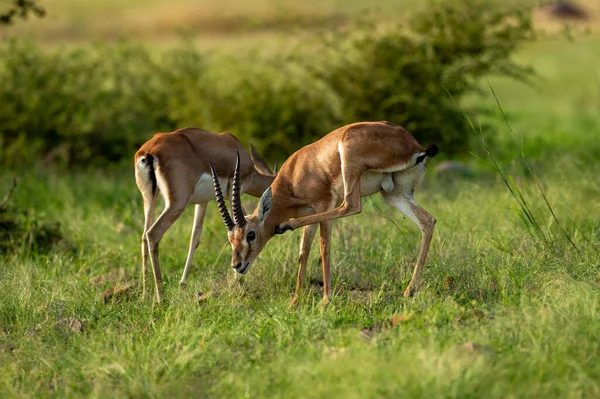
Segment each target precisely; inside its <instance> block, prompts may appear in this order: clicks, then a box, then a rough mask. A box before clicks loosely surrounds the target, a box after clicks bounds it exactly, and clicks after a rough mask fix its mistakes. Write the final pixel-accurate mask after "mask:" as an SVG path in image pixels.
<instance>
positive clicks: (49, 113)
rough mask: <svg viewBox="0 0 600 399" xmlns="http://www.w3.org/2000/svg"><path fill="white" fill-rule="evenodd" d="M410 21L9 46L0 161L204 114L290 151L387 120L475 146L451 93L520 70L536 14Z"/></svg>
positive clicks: (429, 14)
mask: <svg viewBox="0 0 600 399" xmlns="http://www.w3.org/2000/svg"><path fill="white" fill-rule="evenodd" d="M407 21H409V22H408V23H403V24H397V25H396V26H393V25H392V26H381V24H377V23H373V22H371V23H361V24H357V25H355V26H352V27H349V28H348V29H346V30H344V31H340V32H338V33H336V34H333V35H330V36H326V37H320V38H318V39H317V40H316V43H314V42H313V43H310V45H307V46H304V47H300V48H298V49H297V51H295V52H294V54H295V55H293V56H291V57H289V56H287V57H281V56H272V57H265V56H259V55H257V54H253V53H251V54H250V55H247V56H244V57H223V56H219V57H217V56H214V55H212V54H204V53H201V52H199V51H198V50H197V49H196V48H194V47H193V46H192V45H190V44H188V43H183V44H181V45H179V46H176V47H174V48H171V49H169V50H166V51H164V52H162V53H155V52H153V51H152V50H151V49H149V48H147V47H145V46H143V45H140V44H132V43H120V44H118V45H96V46H93V47H92V46H89V47H82V48H77V49H73V48H71V49H65V48H63V49H59V50H57V51H53V52H47V51H42V49H40V48H39V47H37V46H35V45H34V44H32V43H30V42H27V41H22V40H16V39H13V40H10V41H7V42H6V43H4V45H3V46H1V47H0V104H2V106H1V107H0V146H1V147H0V148H1V150H0V164H2V165H6V166H15V165H23V164H30V163H34V162H36V161H38V160H39V159H40V158H41V159H42V160H43V161H45V162H51V163H55V164H56V163H58V164H62V165H64V166H67V167H70V166H74V165H88V166H99V165H106V164H110V163H115V162H120V161H124V160H125V161H126V162H130V160H131V157H132V155H133V153H134V152H135V150H136V148H137V147H138V146H139V145H141V144H142V143H143V142H144V141H145V140H147V139H148V138H150V137H151V135H152V133H154V132H156V131H171V130H174V129H176V128H178V127H185V126H199V127H203V128H206V129H209V130H212V131H223V130H228V131H231V132H232V133H234V134H235V135H236V136H238V137H239V138H240V139H241V140H242V141H243V142H245V143H247V142H248V140H249V139H250V138H252V140H253V142H254V143H255V144H257V146H258V147H259V148H261V149H262V151H263V153H265V154H266V156H267V158H270V159H271V160H274V159H276V158H278V159H282V158H284V157H285V156H287V155H289V154H290V153H291V152H293V151H295V150H296V149H298V148H299V147H300V146H301V145H304V144H307V143H309V142H311V141H314V140H316V139H318V138H319V137H321V136H323V135H324V134H326V133H328V132H329V131H331V130H332V129H334V128H336V127H338V126H341V125H343V124H345V123H351V122H355V121H359V120H383V119H385V120H389V121H392V122H395V123H399V124H401V125H403V126H405V127H406V128H407V129H408V130H409V131H411V132H412V133H413V134H414V135H415V136H416V137H417V139H419V141H421V142H423V143H424V144H427V143H431V142H436V143H438V144H439V145H440V146H441V147H442V149H443V151H444V152H445V153H447V154H453V153H459V152H462V151H465V150H467V148H468V142H469V133H468V132H469V129H468V128H467V126H466V125H465V124H466V121H465V119H464V118H463V116H462V113H461V111H460V110H459V109H457V105H456V102H455V101H454V100H453V99H451V98H450V96H449V94H448V93H451V94H452V95H453V96H454V99H455V100H460V98H461V97H462V96H464V95H466V94H469V93H472V92H475V91H476V90H477V87H478V83H477V79H478V78H480V77H482V76H485V75H488V74H492V73H496V74H502V75H506V76H511V77H515V78H518V79H523V78H524V77H526V76H527V74H528V70H527V69H525V68H522V67H520V66H518V65H517V64H515V63H514V62H513V61H512V59H511V54H512V53H513V52H514V50H515V49H516V47H517V45H518V44H519V43H520V42H521V41H522V40H525V39H527V38H528V37H529V36H530V35H531V33H532V30H531V25H530V23H529V22H530V21H529V14H528V13H526V12H523V11H522V10H518V9H515V8H505V7H503V6H498V5H493V6H492V5H491V4H487V3H486V2H485V1H483V0H471V1H461V2H452V1H450V2H432V3H431V4H430V5H429V6H428V7H425V8H424V9H423V11H421V12H420V13H418V14H416V15H413V16H411V17H410V18H408V19H407Z"/></svg>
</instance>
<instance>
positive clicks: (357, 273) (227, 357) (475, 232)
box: [0, 156, 600, 398]
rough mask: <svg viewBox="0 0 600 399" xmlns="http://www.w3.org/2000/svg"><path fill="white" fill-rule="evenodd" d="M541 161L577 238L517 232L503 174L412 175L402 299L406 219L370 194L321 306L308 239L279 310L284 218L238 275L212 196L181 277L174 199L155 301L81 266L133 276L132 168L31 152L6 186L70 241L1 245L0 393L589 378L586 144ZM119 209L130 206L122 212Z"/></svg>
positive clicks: (239, 390) (291, 266)
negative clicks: (302, 280)
mask: <svg viewBox="0 0 600 399" xmlns="http://www.w3.org/2000/svg"><path fill="white" fill-rule="evenodd" d="M553 161H554V162H549V163H547V164H546V166H547V167H548V169H546V170H545V172H546V173H543V174H542V175H541V176H540V179H541V180H542V181H543V182H544V184H545V185H547V186H548V190H547V195H548V196H549V198H551V199H552V201H553V203H556V209H555V211H556V212H557V214H558V215H559V216H567V215H568V220H567V221H566V225H567V226H566V228H568V229H569V230H570V231H578V232H579V233H578V234H577V236H576V237H575V239H576V243H577V245H578V246H579V247H580V249H581V251H582V257H579V256H577V255H576V253H575V252H574V251H573V250H572V249H571V248H570V247H569V246H568V245H562V246H560V247H558V248H557V251H550V250H547V249H545V248H543V247H541V248H538V247H537V246H536V245H534V244H535V242H534V240H533V239H532V238H531V237H530V236H529V234H528V232H527V231H526V230H525V229H524V228H523V225H522V223H521V221H520V219H519V217H518V215H517V214H516V213H515V212H514V210H513V209H512V208H513V199H512V197H511V196H510V194H509V193H508V192H507V191H506V190H505V189H504V187H502V183H500V182H497V183H495V182H494V180H493V179H492V180H491V181H481V180H480V181H460V182H458V183H457V185H455V186H452V187H449V188H446V189H444V188H440V187H439V186H438V185H432V184H427V183H429V182H425V184H424V185H425V186H429V188H427V187H423V188H421V189H419V190H417V192H416V198H417V200H418V201H419V203H421V204H422V205H423V206H424V207H425V208H426V209H427V210H428V211H430V212H431V213H432V214H434V215H435V216H436V218H437V219H438V221H439V222H438V224H437V225H436V233H435V236H434V240H433V242H432V246H431V250H430V253H429V256H428V262H427V267H426V268H425V271H424V275H423V285H422V287H421V290H419V291H418V292H417V293H416V295H415V296H414V297H413V298H410V299H407V298H404V297H403V296H402V291H403V289H404V288H405V287H406V284H407V283H408V281H409V280H410V277H411V272H412V267H413V265H414V261H415V258H416V255H417V248H418V242H419V240H420V232H419V229H418V228H417V227H416V226H415V225H414V224H413V223H412V222H410V221H408V220H404V219H403V217H402V216H401V215H400V213H398V212H396V211H395V210H393V209H392V208H390V207H388V206H386V205H385V203H384V202H383V200H382V199H381V198H380V197H379V196H375V197H374V198H373V199H372V200H369V201H365V203H364V206H363V212H362V213H361V214H360V215H356V216H353V217H351V218H344V219H341V220H339V221H337V222H336V224H335V228H334V230H333V243H332V253H331V255H332V262H333V263H332V266H333V278H334V287H335V290H334V293H335V294H334V298H333V303H332V304H331V306H329V307H326V308H325V309H322V308H320V307H319V302H320V299H321V295H322V293H321V287H319V285H318V283H316V282H318V281H319V280H320V275H321V268H320V266H319V262H318V252H319V251H318V242H316V241H315V243H314V247H313V250H312V253H311V257H310V262H309V267H308V271H307V277H308V278H307V284H306V286H305V288H304V289H303V291H302V293H301V301H300V304H299V306H298V307H297V308H296V309H295V310H294V311H293V312H290V311H288V303H289V301H290V299H291V297H292V293H293V290H294V282H295V277H296V267H297V255H298V246H299V241H300V234H301V232H294V233H288V234H286V235H282V236H278V237H277V238H274V239H273V241H271V242H270V243H269V244H268V246H267V247H266V248H265V251H264V252H263V254H261V257H260V258H259V259H258V260H257V263H256V264H255V265H254V266H253V268H252V270H251V272H250V273H249V274H248V275H246V276H244V277H243V279H239V278H236V277H235V276H234V275H233V271H232V270H231V266H230V265H229V262H230V258H229V255H228V251H230V249H229V245H228V244H227V239H226V232H225V231H224V229H223V227H222V221H221V220H220V218H219V215H218V212H216V207H209V211H208V213H207V218H206V221H205V224H204V233H203V236H202V240H201V242H200V246H199V248H198V251H197V254H196V257H195V258H194V263H193V268H192V273H191V275H190V279H189V283H188V286H187V288H186V289H185V290H181V289H179V287H178V284H177V281H178V278H179V276H180V273H181V272H182V270H183V265H184V263H185V256H186V253H187V249H188V239H189V226H190V225H191V222H192V218H193V212H190V211H188V212H186V213H184V215H182V219H181V221H180V222H178V223H176V224H175V225H174V226H173V228H172V229H170V230H169V232H168V233H167V235H166V236H165V238H164V240H163V241H162V242H161V261H162V262H161V269H162V272H163V278H164V281H165V294H166V301H165V303H164V304H163V305H162V306H156V304H155V303H154V302H153V301H152V299H147V300H142V299H141V298H140V292H139V290H134V292H132V293H131V295H130V296H128V297H125V298H123V299H117V300H114V301H108V302H107V303H105V302H104V301H102V300H99V299H98V298H97V295H99V294H100V293H101V292H102V291H103V289H104V287H98V286H95V285H92V284H90V278H92V277H95V276H99V275H104V274H105V273H107V272H110V271H113V270H116V269H119V268H125V270H126V272H127V274H129V275H131V276H134V278H139V266H140V262H141V255H140V252H139V251H140V250H139V248H140V236H141V226H142V223H143V216H142V209H141V208H142V207H141V198H140V196H139V192H137V188H136V187H135V185H134V184H133V183H132V180H131V176H129V174H128V173H123V174H118V173H106V172H85V173H82V172H78V171H75V172H72V173H68V174H67V173H60V174H55V173H52V172H48V171H36V170H29V171H28V172H25V173H23V176H22V180H21V181H22V183H20V184H19V189H18V190H16V191H15V194H14V196H13V197H12V199H11V203H13V204H14V205H15V206H18V207H19V208H23V209H32V210H35V211H36V212H42V211H43V212H44V213H45V215H46V217H47V218H48V219H50V220H61V221H62V226H63V231H64V234H65V236H66V238H67V239H68V240H72V241H74V245H75V246H76V247H77V248H79V249H80V250H78V251H77V252H75V253H72V252H66V253H65V252H64V251H63V250H62V249H61V248H56V247H53V248H51V249H50V251H49V252H47V253H38V252H36V251H32V252H31V254H30V256H19V255H18V254H14V253H10V254H0V265H2V267H0V397H3V398H4V397H6V398H10V397H48V396H53V397H82V396H92V397H93V396H103V397H105V396H110V397H167V396H168V397H174V398H176V397H189V396H194V397H198V396H200V397H217V398H222V397H234V398H235V397H243V396H250V397H260V398H270V397H292V398H293V397H317V398H320V397H334V398H335V397H340V398H348V397H350V398H355V397H356V398H358V397H361V398H362V397H371V396H377V397H392V398H396V397H415V398H433V397H447V396H451V397H488V398H505V397H507V396H514V397H568V396H569V395H573V392H576V393H578V396H582V397H597V396H598V394H600V385H599V383H598V381H597V379H594V378H590V375H592V376H593V375H597V374H598V373H600V363H599V362H597V361H596V359H597V357H598V350H599V348H598V341H599V340H600V330H599V329H598V328H597V325H598V317H597V316H598V312H600V284H599V283H600V280H599V278H598V277H599V274H598V253H597V247H598V242H599V238H600V237H599V236H598V231H599V226H600V224H599V223H600V219H599V218H598V215H600V212H599V211H600V204H599V203H598V201H597V200H596V199H597V198H598V196H599V195H600V187H599V186H598V184H597V181H596V180H595V179H594V177H595V176H596V175H597V174H596V170H595V168H597V163H596V164H595V165H585V166H584V167H579V166H578V165H576V164H575V162H574V159H573V158H571V157H569V156H567V157H566V158H560V159H554V160H553ZM435 162H437V161H435ZM555 164H561V165H564V167H562V168H560V172H559V173H557V172H556V171H555V170H554V168H552V165H555ZM430 170H431V172H433V170H434V163H432V164H431V168H430ZM431 172H430V173H428V177H431V176H432V175H433V174H434V173H431ZM0 177H1V176H0ZM4 181H6V179H5V178H4V177H2V178H0V182H4ZM1 191H4V190H1ZM246 200H248V199H244V201H246ZM474 204H475V205H474ZM386 218H390V219H391V220H393V221H394V223H392V222H390V221H388V219H386ZM127 219H131V220H137V223H133V224H131V225H129V224H128V223H127V222H125V224H126V226H119V223H122V222H124V221H125V220H127ZM561 219H562V218H561ZM588 239H589V240H590V241H591V242H588ZM20 244H21V245H22V246H24V247H25V246H26V242H21V243H20ZM17 252H18V253H20V252H21V251H17ZM150 274H151V273H150ZM150 279H151V277H150ZM200 292H202V293H205V295H203V296H199V293H200ZM394 315H397V316H403V318H402V319H401V320H400V321H399V322H397V323H396V325H394V326H393V327H390V321H391V320H392V317H393V316H394ZM73 319H76V320H79V321H80V322H81V324H82V330H83V331H81V330H80V329H78V328H71V327H70V324H69V320H73ZM65 321H66V322H67V323H66V326H65ZM466 342H474V343H475V344H479V345H481V346H483V348H484V349H483V350H482V351H477V350H474V351H470V350H469V349H466V350H465V349H462V347H463V345H464V344H465V343H466ZM307 387H311V388H310V389H307ZM448 392H451V393H452V394H451V395H449V394H448Z"/></svg>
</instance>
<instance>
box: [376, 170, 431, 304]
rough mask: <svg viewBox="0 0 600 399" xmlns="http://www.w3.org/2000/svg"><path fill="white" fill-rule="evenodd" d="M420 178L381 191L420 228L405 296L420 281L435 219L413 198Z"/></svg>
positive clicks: (387, 199) (389, 202)
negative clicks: (419, 237) (389, 189)
mask: <svg viewBox="0 0 600 399" xmlns="http://www.w3.org/2000/svg"><path fill="white" fill-rule="evenodd" d="M421 178H422V176H420V177H418V180H416V181H414V182H412V184H410V185H408V186H406V185H404V186H403V185H402V184H401V183H402V182H396V187H395V189H394V190H393V191H392V192H391V193H382V195H383V199H384V200H385V202H387V203H388V204H390V205H391V206H393V207H394V208H396V209H398V210H399V211H400V212H402V213H403V214H405V215H406V216H407V217H408V218H409V219H410V220H412V221H413V222H415V223H416V224H417V225H418V226H419V229H420V230H421V236H422V239H421V246H420V249H419V256H418V257H417V264H416V265H415V269H414V271H413V275H412V278H411V280H410V283H409V284H408V287H407V288H406V290H405V291H404V296H405V297H408V296H411V295H412V293H413V292H414V290H415V289H416V288H417V286H418V284H419V282H420V279H421V274H422V272H423V266H424V265H425V260H426V259H427V252H428V251H429V245H430V244H431V238H432V237H433V230H434V228H435V223H436V219H435V218H434V217H433V216H431V215H430V214H429V213H428V212H427V211H426V210H425V209H423V208H421V207H420V206H419V205H418V204H417V203H416V202H415V200H414V198H413V189H414V186H415V185H416V184H418V183H419V182H420V179H421ZM398 183H400V184H398Z"/></svg>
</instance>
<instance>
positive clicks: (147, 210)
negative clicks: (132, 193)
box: [142, 197, 156, 298]
mask: <svg viewBox="0 0 600 399" xmlns="http://www.w3.org/2000/svg"><path fill="white" fill-rule="evenodd" d="M155 209H156V197H155V198H151V199H149V200H148V199H146V198H145V197H144V233H143V234H142V298H145V297H146V268H147V265H148V238H147V233H148V230H149V229H150V226H152V221H153V220H154V210H155Z"/></svg>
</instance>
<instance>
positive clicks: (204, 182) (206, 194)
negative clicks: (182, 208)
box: [190, 173, 230, 204]
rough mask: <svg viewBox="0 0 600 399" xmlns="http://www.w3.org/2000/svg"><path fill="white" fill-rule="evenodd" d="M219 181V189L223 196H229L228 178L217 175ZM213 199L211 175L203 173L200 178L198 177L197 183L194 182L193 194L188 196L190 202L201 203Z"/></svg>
mask: <svg viewBox="0 0 600 399" xmlns="http://www.w3.org/2000/svg"><path fill="white" fill-rule="evenodd" d="M219 182H221V191H222V192H223V196H224V197H225V198H229V194H230V193H229V190H230V185H229V180H228V179H227V178H224V177H219ZM214 199H215V191H214V188H213V181H212V176H211V175H209V174H206V173H204V174H203V175H202V176H200V179H198V183H196V187H195V189H194V194H192V196H191V198H190V204H202V203H206V202H208V201H212V200H214Z"/></svg>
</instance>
